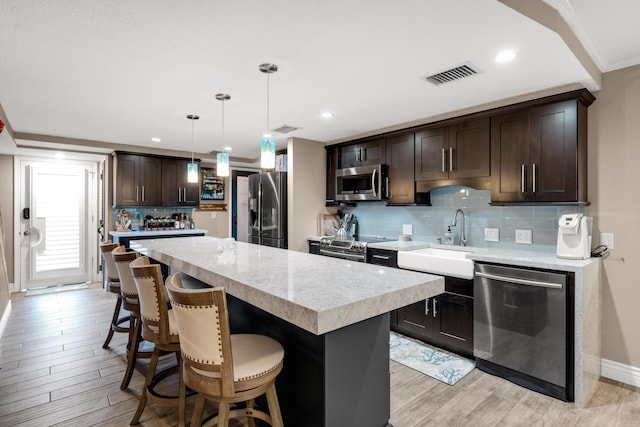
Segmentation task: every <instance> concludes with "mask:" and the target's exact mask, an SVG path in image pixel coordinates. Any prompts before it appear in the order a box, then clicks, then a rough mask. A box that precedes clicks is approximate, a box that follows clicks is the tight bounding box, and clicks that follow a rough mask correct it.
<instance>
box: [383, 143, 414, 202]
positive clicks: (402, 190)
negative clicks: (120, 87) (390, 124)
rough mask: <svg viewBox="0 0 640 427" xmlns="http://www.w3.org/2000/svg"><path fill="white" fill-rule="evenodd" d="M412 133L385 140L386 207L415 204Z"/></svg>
mask: <svg viewBox="0 0 640 427" xmlns="http://www.w3.org/2000/svg"><path fill="white" fill-rule="evenodd" d="M413 144H414V135H413V133H410V134H407V135H400V136H395V137H392V138H388V139H387V140H386V150H387V153H386V159H387V205H406V204H413V203H415V195H416V189H415V179H414V175H413V168H414V161H413V150H414V147H413Z"/></svg>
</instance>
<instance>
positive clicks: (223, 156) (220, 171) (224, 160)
mask: <svg viewBox="0 0 640 427" xmlns="http://www.w3.org/2000/svg"><path fill="white" fill-rule="evenodd" d="M216 99H217V100H218V101H222V125H221V126H220V129H221V136H222V137H221V141H222V145H224V102H225V101H228V100H230V99H231V96H230V95H227V94H226V93H217V94H216ZM226 149H227V148H225V150H226ZM216 165H217V168H216V175H217V176H219V177H227V176H229V153H224V152H223V153H218V154H217V155H216Z"/></svg>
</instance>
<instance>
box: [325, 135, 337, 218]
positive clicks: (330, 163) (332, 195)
mask: <svg viewBox="0 0 640 427" xmlns="http://www.w3.org/2000/svg"><path fill="white" fill-rule="evenodd" d="M325 149H326V150H327V185H326V193H327V194H326V199H325V206H335V205H337V204H338V202H336V169H338V152H339V150H340V148H339V147H338V146H337V145H332V146H328V147H325Z"/></svg>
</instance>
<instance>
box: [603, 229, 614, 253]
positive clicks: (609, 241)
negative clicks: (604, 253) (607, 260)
mask: <svg viewBox="0 0 640 427" xmlns="http://www.w3.org/2000/svg"><path fill="white" fill-rule="evenodd" d="M614 243H615V242H614V239H613V233H600V244H601V245H605V246H606V247H607V249H608V250H610V251H612V250H613V249H614V247H615V245H614Z"/></svg>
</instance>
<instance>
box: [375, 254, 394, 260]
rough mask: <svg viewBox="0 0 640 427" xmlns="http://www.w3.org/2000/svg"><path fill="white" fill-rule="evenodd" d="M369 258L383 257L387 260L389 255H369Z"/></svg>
mask: <svg viewBox="0 0 640 427" xmlns="http://www.w3.org/2000/svg"><path fill="white" fill-rule="evenodd" d="M371 258H377V259H384V260H387V261H388V260H390V259H391V257H390V256H385V255H371Z"/></svg>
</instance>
